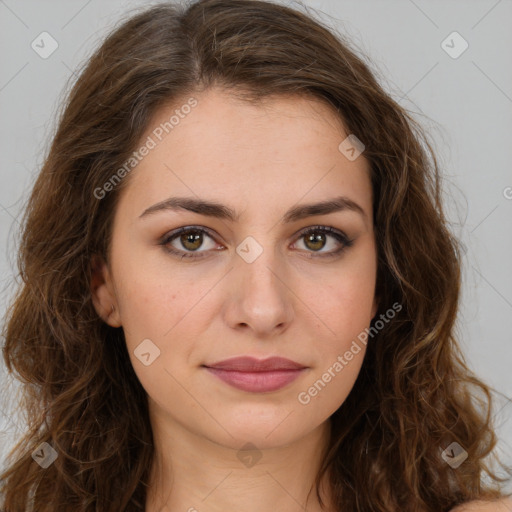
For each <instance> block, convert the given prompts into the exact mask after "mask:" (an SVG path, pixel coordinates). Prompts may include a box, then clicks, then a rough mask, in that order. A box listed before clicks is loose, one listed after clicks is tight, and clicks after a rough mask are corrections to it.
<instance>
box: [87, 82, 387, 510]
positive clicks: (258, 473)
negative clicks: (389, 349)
mask: <svg viewBox="0 0 512 512" xmlns="http://www.w3.org/2000/svg"><path fill="white" fill-rule="evenodd" d="M194 97H195V98H196V99H197V100H198V105H197V106H196V107H195V108H194V109H193V110H192V111H191V113H190V114H188V115H187V116H185V117H184V118H183V119H180V122H179V124H178V125H177V126H175V127H174V129H173V130H172V132H170V133H169V134H168V135H166V136H165V137H164V138H163V139H162V141H161V142H159V143H158V145H157V146H156V147H155V148H154V149H152V150H151V151H150V152H149V154H148V155H147V156H146V157H144V159H143V160H142V161H141V162H140V163H139V165H138V166H137V167H136V169H135V170H133V171H132V174H131V175H130V176H129V182H128V183H127V187H126V188H125V189H124V190H123V192H122V194H121V198H120V202H119V204H118V207H117V210H116V212H115V218H114V224H113V238H112V246H111V254H110V261H109V262H108V265H107V264H106V263H105V262H99V264H98V265H97V266H96V271H95V272H94V279H93V287H92V292H93V301H94V305H95V308H96V310H97V312H98V314H99V315H100V316H101V317H102V318H103V319H104V320H105V321H106V322H107V323H108V324H109V325H111V326H113V327H122V328H123V330H124V333H125V338H126V343H127V347H128V351H129V354H130V357H131V362H132V364H133V367H134V369H135V372H136V374H137V377H138V379H139V380H140V382H141V384H142V385H143V387H144V388H145V390H146V391H147V393H148V397H149V407H150V417H151V426H152V429H153V433H154V438H155V456H156V457H155V464H154V466H153V468H152V477H151V486H150V489H149V492H148V499H147V509H146V510H147V511H148V512H156V511H159V510H173V511H174V510H181V511H189V512H193V511H194V510H197V511H199V512H210V511H216V512H217V511H219V512H220V511H223V512H224V511H226V510H236V509H239V510H244V511H246V512H256V511H258V512H259V511H261V510H280V511H285V512H299V511H303V510H305V509H304V507H307V508H306V510H308V511H310V512H318V511H320V510H321V508H320V506H319V503H318V500H317V498H316V495H315V492H314V491H313V492H312V493H311V494H310V497H309V500H308V499H307V498H308V491H309V490H310V489H311V488H312V486H313V483H314V477H315V476H316V473H317V471H318V468H319V464H320V461H321V451H322V448H323V447H325V446H326V442H327V440H328V435H329V429H330V423H329V417H330V416H331V415H332V414H333V413H334V412H335V411H336V410H337V409H338V408H339V407H340V405H341V404H342V403H343V402H344V401H345V399H346V397H347V396H348V394H349V392H350V390H351V389H352V387H353V385H354V382H355V380H356V378H357V375H358V373H359V371H360V368H361V365H362V362H363V358H364V353H365V345H364V344H362V343H359V345H360V347H361V350H360V351H359V352H358V353H357V354H356V355H354V357H353V359H352V360H350V361H348V362H347V365H346V366H345V367H344V368H343V370H342V371H341V372H339V373H338V374H337V375H336V377H334V378H332V379H331V381H330V382H328V383H327V384H326V385H325V387H324V388H323V389H322V390H321V391H320V392H318V394H317V395H316V396H314V397H311V400H310V402H309V403H308V404H303V403H300V402H299V400H298V398H297V397H298V394H299V393H300V392H304V391H307V390H308V388H309V387H310V386H312V385H313V384H314V383H315V381H317V380H318V379H321V378H322V374H324V373H325V372H326V371H327V370H328V368H330V367H332V366H333V364H334V363H335V362H336V361H337V358H338V356H340V355H341V356H343V355H344V354H345V352H346V351H347V350H349V349H350V347H351V344H352V342H353V341H354V340H355V339H356V338H357V336H358V335H359V334H360V333H361V332H362V331H364V329H365V328H366V327H368V326H369V325H370V321H371V319H372V317H373V316H374V315H375V314H376V312H377V307H378V301H377V299H376V297H375V284H376V271H377V252H376V245H375V239H374V231H373V224H372V215H373V212H372V188H371V181H370V173H369V166H368V163H367V161H366V160H365V159H364V154H363V155H361V156H359V157H358V158H357V159H355V160H354V161H350V160H349V159H347V158H346V157H345V156H344V155H343V154H342V153H341V152H340V150H339V149H338V146H339V144H340V142H341V141H343V140H344V139H345V138H346V137H347V135H348V133H346V132H345V130H344V129H343V126H342V125H341V124H340V121H339V120H338V118H337V117H336V115H335V113H334V112H333V111H332V110H331V109H330V108H329V107H328V106H327V105H325V104H323V103H322V102H320V101H318V100H311V99H306V98H304V97H283V96H280V97H276V98H272V99H271V100H267V101H266V102H265V103H264V104H259V105H258V106H251V105H249V104H247V103H243V102H241V101H240V100H238V99H236V98H234V97H233V96H232V95H229V94H228V93H226V92H223V91H222V90H221V89H211V90H209V91H206V92H203V93H200V94H197V95H194ZM186 99H187V98H185V99H184V100H183V103H179V104H178V105H177V104H176V103H175V104H173V105H172V106H169V107H164V108H162V109H161V110H160V111H158V112H157V114H156V116H155V117H154V118H153V120H152V122H151V123H150V127H149V128H148V131H147V133H146V134H145V135H144V137H143V138H142V141H144V140H146V138H147V136H148V135H150V134H151V132H152V130H153V129H154V128H155V127H156V126H158V125H159V124H160V123H161V122H164V121H166V120H168V119H169V117H170V116H171V115H172V113H173V111H174V109H176V108H177V107H179V105H182V104H184V103H185V102H186ZM284 191H286V192H284ZM341 195H343V196H345V197H347V198H349V199H350V200H352V201H354V202H355V203H357V204H358V205H359V206H360V207H361V209H362V210H363V212H364V214H360V213H358V212H357V211H354V210H350V209H345V210H342V211H337V212H333V213H328V214H322V215H315V216H312V215H311V216H308V217H307V218H304V219H301V220H297V221H294V222H292V223H289V224H284V223H282V222H281V218H282V216H283V215H284V214H285V212H286V211H287V210H288V209H290V208H292V207H294V206H297V205H302V204H306V203H308V204H309V203H316V202H320V201H325V200H328V199H332V198H335V197H338V196H341ZM171 196H173V197H177V196H179V197H183V196H186V197H192V198H196V199H197V198H201V199H208V200H213V201H216V202H219V203H222V204H224V205H227V206H229V207H230V208H232V209H234V210H235V211H236V212H237V213H239V214H240V218H239V219H238V221H237V222H232V221H229V220H226V219H222V220H221V219H217V218H213V217H208V216H205V215H200V214H197V213H193V212H190V211H186V210H176V211H172V210H167V211H159V212H156V213H153V214H150V215H146V216H144V217H142V218H140V215H141V214H142V212H144V211H145V210H146V209H147V208H148V207H150V206H152V205H154V204H156V203H159V202H160V201H163V200H165V199H167V198H169V197H171ZM317 225H320V226H330V227H332V228H334V229H336V230H338V231H341V232H343V233H345V235H346V236H347V237H348V238H349V239H350V240H353V244H352V245H351V246H350V247H348V246H347V247H345V249H344V250H343V252H341V253H340V254H338V255H336V256H333V257H332V258H329V257H322V256H318V254H322V253H323V254H326V253H333V252H334V251H336V250H337V249H339V248H340V247H343V244H342V243H341V242H338V241H337V240H336V238H334V237H333V236H332V235H331V234H329V233H328V234H326V235H324V236H323V238H321V239H320V242H317V243H311V242H309V243H308V238H307V236H305V235H302V236H301V234H300V232H301V231H302V230H304V229H305V228H309V227H311V226H317ZM185 226H203V227H206V228H209V229H210V230H211V232H212V237H210V236H209V235H208V234H204V235H203V238H202V245H201V242H195V243H194V244H192V245H193V247H197V248H198V249H197V251H195V252H194V251H193V249H190V246H184V245H183V244H182V243H180V236H179V235H178V236H177V237H176V238H174V240H173V241H172V242H169V244H168V245H170V246H172V247H173V248H175V249H176V250H181V251H183V252H187V247H188V253H193V254H197V253H198V252H200V253H202V254H203V255H206V257H203V258H198V259H197V260H195V259H193V258H184V259H180V257H179V256H173V255H171V254H169V253H168V252H166V250H165V247H164V246H162V245H159V242H160V240H161V239H162V238H163V237H164V235H166V234H168V233H170V232H171V231H173V230H175V229H177V228H180V227H185ZM248 236H251V237H253V238H254V239H255V240H256V241H257V243H258V244H259V245H260V246H261V248H262V250H263V252H262V253H261V254H260V256H259V257H258V258H256V260H255V261H253V262H251V263H248V262H247V261H245V260H244V259H243V258H242V257H241V256H239V254H238V253H237V252H236V249H237V247H238V246H239V245H240V244H241V243H242V242H243V241H244V239H245V238H246V237H248ZM317 236H320V237H322V234H321V233H318V235H317ZM216 248H219V249H220V250H215V249H216ZM315 255H317V256H316V257H315ZM310 256H312V257H310ZM112 306H114V310H112ZM390 306H391V305H389V307H390ZM144 339H150V340H151V341H152V343H153V344H154V345H155V346H157V347H158V349H159V350H160V356H159V357H157V358H156V359H155V360H154V361H153V362H152V363H151V364H150V365H148V366H145V365H144V364H142V363H141V361H140V360H139V359H138V358H137V357H136V356H135V355H134V350H135V349H136V348H137V346H138V345H139V344H140V343H141V342H142V340H144ZM370 343H371V341H370ZM240 355H252V356H254V357H257V358H260V359H263V358H266V357H269V356H274V355H279V356H283V357H287V358H289V359H292V360H294V361H297V362H299V363H302V364H304V365H306V366H307V367H308V369H307V370H305V371H304V372H303V373H302V375H301V376H299V377H298V379H296V380H295V381H294V382H292V383H291V384H288V385H287V386H286V387H284V388H282V389H280V390H278V391H273V392H266V393H251V392H246V391H241V390H238V389H235V388H233V387H231V386H229V385H228V384H226V383H224V382H223V381H221V380H220V379H218V378H217V377H215V376H214V375H212V374H210V373H209V372H208V371H207V370H205V369H204V368H203V367H202V366H201V365H204V364H208V363H213V362H216V361H221V360H224V359H227V358H231V357H234V356H240ZM246 443H251V444H252V445H253V446H254V447H255V448H254V450H255V451H254V453H255V454H256V457H260V458H259V459H258V460H257V461H256V463H254V464H252V465H249V464H243V463H242V462H241V460H240V459H239V457H238V456H237V454H238V452H239V450H240V449H241V448H242V447H243V446H244V445H246ZM322 492H323V493H325V494H323V497H324V498H325V499H327V500H328V496H329V494H328V490H327V487H326V486H324V485H323V486H322ZM327 502H328V503H329V501H327Z"/></svg>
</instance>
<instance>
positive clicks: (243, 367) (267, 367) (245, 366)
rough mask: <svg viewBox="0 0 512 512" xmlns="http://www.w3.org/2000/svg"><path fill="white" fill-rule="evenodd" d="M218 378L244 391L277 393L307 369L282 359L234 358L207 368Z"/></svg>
mask: <svg viewBox="0 0 512 512" xmlns="http://www.w3.org/2000/svg"><path fill="white" fill-rule="evenodd" d="M205 367H206V369H207V370H208V371H209V372H211V373H213V375H215V376H216V377H218V378H219V379H221V380H223V381H224V382H226V383H227V384H230V385H231V386H233V387H235V388H238V389H241V390H243V391H250V392H256V393H262V392H266V391H276V390H278V389H281V388H282V387H284V386H286V385H287V384H289V383H290V382H293V381H294V380H295V379H296V378H297V377H299V375H300V374H301V373H302V372H303V371H304V370H305V369H306V368H307V367H306V366H304V365H301V364H299V363H296V362H294V361H291V360H289V359H285V358H282V357H270V358H268V359H264V360H259V359H255V358H253V357H234V358H231V359H227V360H225V361H220V362H218V363H214V364H212V365H208V366H206V365H205Z"/></svg>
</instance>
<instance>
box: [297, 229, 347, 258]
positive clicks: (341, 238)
mask: <svg viewBox="0 0 512 512" xmlns="http://www.w3.org/2000/svg"><path fill="white" fill-rule="evenodd" d="M329 238H333V239H334V240H335V241H336V242H335V243H334V245H335V246H336V243H337V244H338V246H339V248H338V249H334V250H330V251H329V250H328V251H323V252H320V251H321V249H324V248H325V247H326V246H327V245H328V244H327V241H328V239H329ZM299 240H303V241H304V245H305V246H306V250H307V249H312V251H313V253H312V254H310V256H309V257H312V258H316V257H331V256H337V255H339V254H340V253H342V252H343V251H344V250H345V249H347V248H348V247H350V246H351V245H352V244H353V243H354V241H353V240H349V238H348V237H347V236H346V235H345V234H344V233H343V232H341V231H338V230H337V229H334V228H331V227H329V226H313V227H310V228H307V229H306V230H304V231H302V232H301V233H300V235H299ZM331 245H332V244H331ZM315 253H316V254H315Z"/></svg>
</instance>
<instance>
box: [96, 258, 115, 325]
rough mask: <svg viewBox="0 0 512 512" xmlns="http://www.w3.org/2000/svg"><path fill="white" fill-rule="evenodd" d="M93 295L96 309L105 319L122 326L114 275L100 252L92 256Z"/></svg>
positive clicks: (109, 323) (110, 323) (108, 322)
mask: <svg viewBox="0 0 512 512" xmlns="http://www.w3.org/2000/svg"><path fill="white" fill-rule="evenodd" d="M91 296H92V303H93V305H94V309H95V310H96V312H97V313H98V315H99V316H100V317H101V318H102V319H103V321H104V322H105V323H107V324H108V325H110V326H111V327H121V325H122V324H121V319H120V316H119V307H118V304H117V299H116V295H115V292H114V284H113V281H112V276H111V274H110V270H109V268H108V266H107V264H106V263H105V262H104V261H103V258H102V257H101V256H100V255H98V254H94V255H93V256H92V258H91Z"/></svg>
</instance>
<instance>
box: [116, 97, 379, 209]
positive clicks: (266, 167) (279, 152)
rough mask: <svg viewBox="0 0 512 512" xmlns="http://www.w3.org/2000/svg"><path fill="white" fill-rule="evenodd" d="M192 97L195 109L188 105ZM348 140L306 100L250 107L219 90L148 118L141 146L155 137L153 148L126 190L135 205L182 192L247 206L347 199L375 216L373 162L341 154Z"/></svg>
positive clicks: (327, 110) (329, 116)
mask: <svg viewBox="0 0 512 512" xmlns="http://www.w3.org/2000/svg"><path fill="white" fill-rule="evenodd" d="M192 96H193V98H194V99H195V101H196V103H195V106H193V107H192V108H184V106H185V105H190V104H191V103H190V101H188V100H189V98H190V97H192ZM347 135H348V133H347V132H346V131H345V129H344V127H343V124H342V122H341V120H340V118H339V116H337V114H336V112H335V111H334V110H333V108H331V107H330V106H328V105H327V104H326V103H324V102H322V101H320V100H316V99H312V98H308V97H303V96H275V97H271V98H266V99H264V100H263V101H262V102H259V103H256V104H250V103H248V102H245V101H242V100H240V99H239V98H237V97H236V96H233V95H232V94H230V93H229V92H226V91H223V90H221V89H211V90H208V91H205V92H203V93H200V94H194V95H191V96H184V97H183V98H182V99H180V100H178V101H174V102H173V103H172V105H171V104H169V105H166V106H163V107H161V108H160V109H159V110H158V111H157V112H156V113H155V115H154V116H153V118H152V119H151V122H150V123H149V125H148V128H147V130H146V132H145V134H144V135H143V137H142V138H141V143H142V142H144V141H148V140H149V139H151V140H152V142H153V144H152V145H154V147H153V148H152V149H151V150H150V151H149V152H148V154H147V155H146V156H144V158H142V159H141V161H140V162H139V163H138V165H137V166H136V168H135V169H134V170H133V171H132V174H131V176H130V183H129V185H128V187H127V190H126V191H125V193H126V195H129V196H130V199H131V201H130V202H131V203H136V204H137V206H138V207H142V206H143V205H145V206H146V207H147V206H149V205H150V204H152V203H154V202H157V201H159V200H162V199H165V197H167V196H171V195H179V194H181V195H184V194H185V195H187V196H193V195H196V196H198V197H201V198H209V199H213V200H219V199H221V198H222V199H224V198H225V199H226V200H225V201H224V200H223V202H224V203H226V202H229V201H230V200H231V204H232V206H233V207H234V208H237V203H238V205H242V206H243V207H244V209H245V206H254V207H255V208H260V209H265V208H267V207H268V208H273V207H274V206H279V205H280V204H286V205H287V204H288V203H290V204H291V203H293V202H298V201H300V200H301V198H304V200H305V202H312V201H315V200H322V199H325V198H326V197H334V196H335V195H340V194H343V195H347V196H350V195H352V198H353V199H354V200H357V202H359V203H363V204H362V206H363V207H364V208H365V209H367V211H368V213H369V214H370V212H371V184H370V180H369V167H368V163H367V161H366V160H365V159H364V157H363V156H360V157H359V158H357V159H356V160H355V161H350V160H348V159H347V158H346V157H345V156H344V155H343V154H342V153H341V152H340V150H339V148H338V147H339V145H340V143H341V142H342V141H343V140H344V139H345V138H346V137H347ZM139 209H140V208H139ZM139 213H140V212H139Z"/></svg>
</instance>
